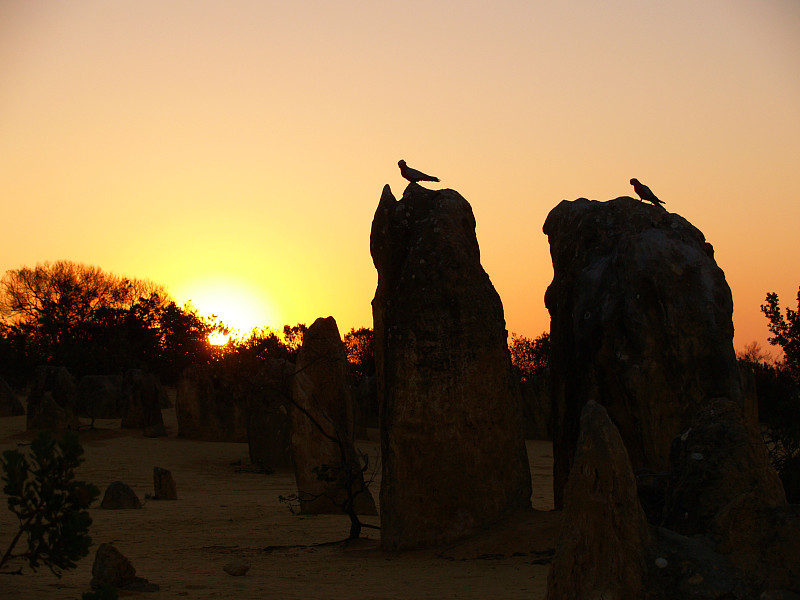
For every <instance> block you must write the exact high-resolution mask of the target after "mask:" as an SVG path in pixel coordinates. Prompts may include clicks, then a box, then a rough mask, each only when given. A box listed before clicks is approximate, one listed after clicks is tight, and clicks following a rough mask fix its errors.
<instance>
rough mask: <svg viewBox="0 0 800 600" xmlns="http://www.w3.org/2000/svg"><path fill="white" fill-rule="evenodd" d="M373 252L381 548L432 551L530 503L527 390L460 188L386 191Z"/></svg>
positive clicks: (376, 223) (376, 220) (375, 225)
mask: <svg viewBox="0 0 800 600" xmlns="http://www.w3.org/2000/svg"><path fill="white" fill-rule="evenodd" d="M370 249H371V253H372V258H373V262H374V264H375V268H376V269H377V271H378V287H377V291H376V293H375V298H374V300H373V302H372V311H373V318H374V331H375V360H376V367H377V375H378V398H379V401H380V403H381V448H382V461H383V476H382V483H381V502H380V504H381V543H382V545H383V547H384V548H385V549H389V550H393V549H401V548H414V547H424V546H431V545H436V544H440V543H444V542H447V541H450V540H454V539H457V538H459V537H462V536H465V535H466V534H468V533H470V532H472V531H474V530H476V529H477V528H480V527H483V526H485V525H487V524H490V523H493V522H496V521H498V520H499V519H501V518H503V517H504V516H506V515H508V514H510V513H511V512H513V511H515V510H516V509H521V508H525V507H529V506H530V494H531V481H530V470H529V465H528V459H527V453H526V449H525V442H524V435H523V418H522V408H521V401H520V397H519V389H518V387H517V385H516V382H515V381H514V379H513V376H512V370H511V359H510V355H509V351H508V345H507V332H506V329H505V319H504V315H503V305H502V302H501V301H500V297H499V296H498V295H497V292H496V291H495V289H494V287H493V286H492V284H491V282H490V280H489V276H488V275H487V274H486V272H485V271H484V270H483V268H482V267H481V264H480V250H479V248H478V241H477V238H476V236H475V218H474V216H473V213H472V208H471V207H470V205H469V203H468V202H467V201H466V200H465V199H464V198H463V197H462V196H460V195H459V194H458V193H457V192H455V191H453V190H438V191H431V190H427V189H424V188H422V187H420V186H419V185H416V184H411V185H409V186H408V187H407V188H406V190H405V192H404V194H403V197H402V198H401V199H400V200H399V201H397V200H395V198H394V196H393V195H392V193H391V190H390V189H389V186H386V187H384V189H383V193H382V195H381V199H380V203H379V205H378V208H377V211H376V212H375V218H374V220H373V223H372V233H371V237H370Z"/></svg>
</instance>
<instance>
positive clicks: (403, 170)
mask: <svg viewBox="0 0 800 600" xmlns="http://www.w3.org/2000/svg"><path fill="white" fill-rule="evenodd" d="M397 166H398V167H400V174H401V175H402V176H403V177H405V178H406V179H408V180H409V181H410V182H411V183H418V182H420V181H439V178H438V177H433V176H432V175H426V174H425V173H423V172H422V171H417V170H416V169H412V168H411V167H409V166H408V165H406V161H404V160H401V161H400V162H398V163H397Z"/></svg>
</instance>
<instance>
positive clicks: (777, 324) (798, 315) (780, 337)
mask: <svg viewBox="0 0 800 600" xmlns="http://www.w3.org/2000/svg"><path fill="white" fill-rule="evenodd" d="M761 312H763V313H764V315H765V316H766V317H767V319H768V320H769V325H768V327H769V330H770V332H771V333H772V337H771V338H769V343H770V344H773V345H774V346H780V347H781V348H782V349H783V354H784V358H785V361H786V366H787V367H788V368H789V370H790V371H791V372H792V374H793V375H794V376H795V377H798V378H800V288H798V290H797V310H792V309H791V308H789V307H787V308H786V317H785V318H784V316H783V314H781V309H780V304H779V300H778V294H775V293H768V294H767V298H766V301H765V304H762V305H761Z"/></svg>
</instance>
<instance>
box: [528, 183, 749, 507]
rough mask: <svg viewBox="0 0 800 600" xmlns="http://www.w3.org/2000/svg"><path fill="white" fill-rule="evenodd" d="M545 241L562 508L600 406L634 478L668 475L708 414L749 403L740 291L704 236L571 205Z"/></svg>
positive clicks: (552, 221) (662, 215) (555, 216)
mask: <svg viewBox="0 0 800 600" xmlns="http://www.w3.org/2000/svg"><path fill="white" fill-rule="evenodd" d="M544 232H545V233H546V234H547V236H548V239H549V241H550V253H551V255H552V260H553V271H554V274H553V282H552V283H551V285H550V286H549V288H548V289H547V293H546V295H545V303H546V305H547V308H548V310H549V311H550V316H551V327H550V335H551V344H552V348H551V369H552V375H553V398H554V431H553V436H554V439H553V442H554V461H555V466H554V480H555V481H554V488H555V494H554V495H555V501H556V506H557V507H559V506H561V504H562V490H563V488H564V485H565V482H566V479H567V475H568V473H569V470H570V467H571V465H572V460H573V453H574V449H575V446H576V442H577V438H578V415H579V414H580V410H581V407H582V406H583V405H584V404H585V403H586V402H587V401H588V400H589V399H595V400H596V401H598V402H599V403H601V404H603V405H604V406H605V407H606V408H607V410H608V413H609V416H610V417H611V419H612V420H613V422H614V423H615V424H616V426H617V427H618V428H619V431H620V434H621V436H622V439H623V441H624V442H625V447H626V448H627V450H628V454H629V456H630V459H631V462H632V464H633V467H634V470H639V469H647V470H650V471H652V472H656V473H657V472H660V471H663V470H666V469H667V468H668V465H669V448H670V443H671V441H672V439H673V438H674V437H675V436H676V435H678V434H679V433H681V432H683V431H685V430H686V429H687V428H688V426H689V424H690V423H691V420H692V418H693V417H694V415H695V413H697V411H698V410H699V409H700V408H701V407H702V406H703V405H704V404H706V403H707V402H708V401H709V400H710V399H712V398H728V399H730V400H732V401H734V402H736V403H738V404H740V405H741V404H742V403H743V397H742V390H741V383H740V378H739V372H738V368H737V363H736V357H735V354H734V350H733V324H732V319H731V317H732V311H733V302H732V299H731V292H730V289H729V287H728V285H727V283H726V281H725V276H724V274H723V272H722V270H721V269H720V268H719V267H718V266H717V265H716V263H715V261H714V253H713V249H712V247H711V245H710V244H708V243H706V241H705V238H704V237H703V234H702V233H701V232H700V231H699V230H698V229H696V228H695V227H693V226H692V225H691V224H690V223H689V222H688V221H686V220H685V219H683V218H682V217H680V216H678V215H675V214H670V213H667V212H665V211H663V210H659V209H658V208H656V207H654V206H649V205H645V204H643V203H641V202H639V201H638V200H634V199H633V198H626V197H623V198H617V199H616V200H611V201H609V202H596V201H590V200H586V199H583V198H582V199H579V200H575V201H574V202H568V201H564V202H561V203H560V204H559V205H558V206H556V207H555V208H554V209H553V210H552V211H551V212H550V214H549V215H548V217H547V220H546V221H545V224H544Z"/></svg>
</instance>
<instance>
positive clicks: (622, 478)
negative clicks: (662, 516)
mask: <svg viewBox="0 0 800 600" xmlns="http://www.w3.org/2000/svg"><path fill="white" fill-rule="evenodd" d="M564 499H565V502H564V504H565V505H564V515H563V518H562V526H561V533H560V535H559V538H558V545H557V546H556V554H555V558H554V560H553V564H552V566H551V568H550V573H549V575H548V578H547V598H548V600H560V599H564V600H574V599H575V598H619V599H620V600H621V599H623V598H642V597H644V590H645V589H646V583H647V570H648V562H649V550H650V547H651V546H652V540H651V534H650V529H649V526H648V524H647V519H646V518H645V515H644V511H643V510H642V507H641V505H640V504H639V498H638V496H637V493H636V478H635V477H634V475H633V471H632V469H631V465H630V461H629V460H628V453H627V451H626V450H625V445H624V444H623V443H622V438H621V437H620V435H619V431H618V430H617V428H616V427H615V426H614V424H613V423H612V422H611V420H610V419H609V417H608V413H607V412H606V410H605V408H603V407H602V406H600V405H599V404H597V403H596V402H592V401H590V402H589V403H588V404H586V405H585V406H584V408H583V410H582V412H581V418H580V437H579V439H578V446H577V448H576V450H575V460H574V462H573V465H572V472H571V473H570V475H569V479H568V480H567V485H566V488H565V489H564Z"/></svg>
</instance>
